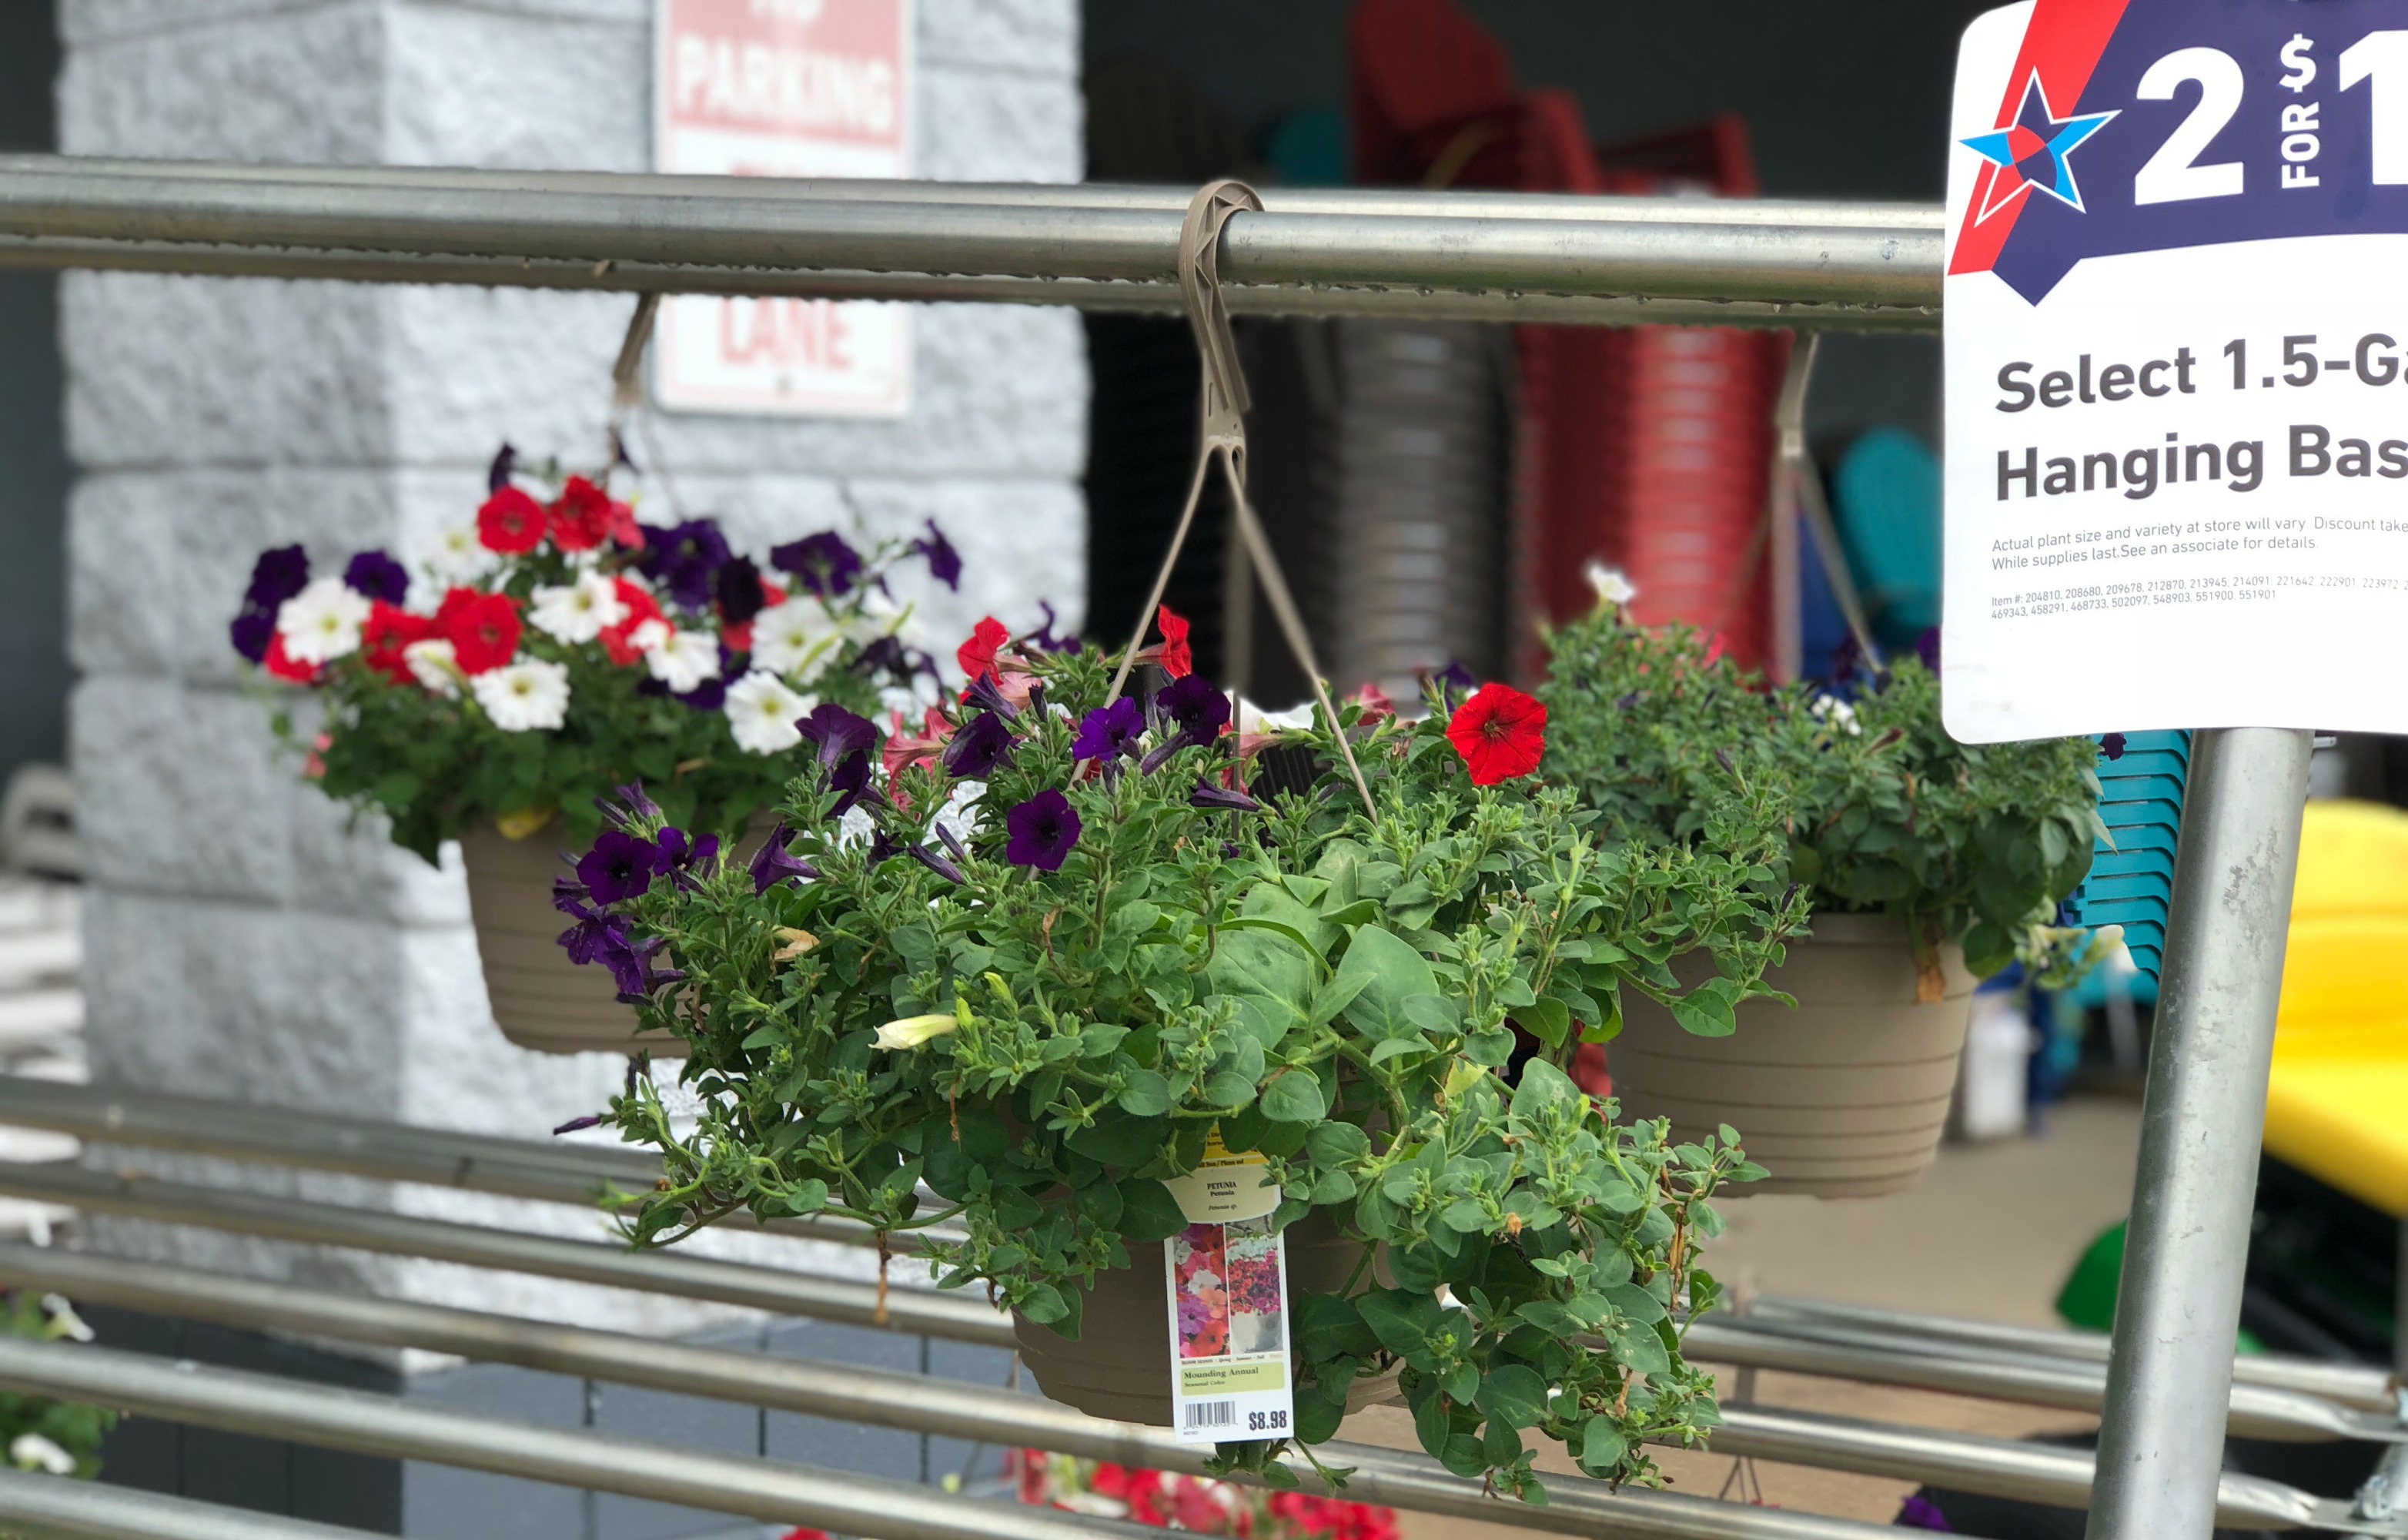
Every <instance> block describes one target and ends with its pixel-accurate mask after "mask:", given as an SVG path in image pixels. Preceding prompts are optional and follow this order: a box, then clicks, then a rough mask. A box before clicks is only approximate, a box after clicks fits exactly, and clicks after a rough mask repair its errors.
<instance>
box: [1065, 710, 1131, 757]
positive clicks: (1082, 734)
mask: <svg viewBox="0 0 2408 1540" xmlns="http://www.w3.org/2000/svg"><path fill="white" fill-rule="evenodd" d="M1144 730H1145V719H1144V717H1143V716H1142V715H1140V713H1139V712H1138V709H1137V702H1136V701H1134V700H1131V699H1130V698H1128V697H1126V696H1123V697H1122V698H1120V699H1118V700H1115V701H1113V702H1112V703H1111V705H1109V706H1099V707H1097V709H1096V710H1094V711H1092V712H1088V713H1087V714H1086V715H1085V716H1083V717H1082V718H1080V720H1079V737H1078V741H1075V742H1073V743H1072V744H1071V745H1070V757H1071V758H1073V759H1118V758H1120V757H1121V756H1124V755H1134V754H1135V753H1137V740H1138V735H1139V734H1140V733H1141V732H1143V731H1144Z"/></svg>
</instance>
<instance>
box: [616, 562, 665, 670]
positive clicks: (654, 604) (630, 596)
mask: <svg viewBox="0 0 2408 1540" xmlns="http://www.w3.org/2000/svg"><path fill="white" fill-rule="evenodd" d="M612 582H614V583H616V584H617V585H618V592H619V602H620V603H622V604H624V605H625V606H626V607H627V616H626V618H625V619H624V620H622V621H621V622H619V624H618V625H616V626H610V627H609V628H608V629H606V630H604V631H603V633H602V637H601V640H602V650H603V651H604V652H606V653H608V654H609V655H610V661H611V662H613V663H615V664H617V665H618V666H619V667H621V668H622V669H624V668H625V667H626V666H627V665H628V664H630V663H633V662H635V661H636V659H638V658H639V657H641V656H643V655H644V650H643V649H642V648H640V647H638V646H637V645H636V643H635V635H636V627H637V626H641V625H643V624H644V622H646V621H648V620H659V621H666V620H667V616H665V615H663V614H662V613H661V604H660V600H658V599H656V598H654V597H652V595H650V594H648V593H646V592H644V590H643V589H642V588H640V587H638V586H637V585H636V584H635V583H629V582H628V581H627V580H626V579H624V578H615V579H613V580H612Z"/></svg>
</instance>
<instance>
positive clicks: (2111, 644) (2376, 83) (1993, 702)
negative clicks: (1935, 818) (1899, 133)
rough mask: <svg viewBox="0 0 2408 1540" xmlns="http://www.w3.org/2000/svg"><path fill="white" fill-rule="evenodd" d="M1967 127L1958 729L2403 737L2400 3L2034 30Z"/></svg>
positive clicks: (2117, 7)
mask: <svg viewBox="0 0 2408 1540" xmlns="http://www.w3.org/2000/svg"><path fill="white" fill-rule="evenodd" d="M1953 111H1954V122H1953V131H1952V139H1953V141H1954V142H1953V144H1952V147H1951V149H1950V156H1951V159H1950V163H1949V176H1948V231H1947V236H1948V276H1947V281H1946V284H1947V287H1946V316H1947V320H1946V340H1947V353H1948V359H1947V433H1948V453H1947V482H1946V485H1947V541H1946V605H1945V622H1944V634H1943V636H1942V683H1943V686H1944V690H1943V700H1944V703H1945V712H1946V717H1947V723H1948V728H1949V731H1950V732H1951V733H1953V734H1955V735H1956V736H1957V738H1959V739H1962V740H1964V741H1969V742H1992V741H2001V740H2007V739H2018V738H2034V737H2041V736H2047V735H2055V734H2063V733H2085V732H2103V731H2115V730H2137V729H2150V728H2160V727H2231V726H2271V727H2327V728H2339V729H2345V730H2362V731H2375V732H2408V683H2403V682H2402V681H2401V677H2400V675H2399V674H2398V672H2397V670H2396V669H2394V668H2393V667H2392V659H2394V658H2395V657H2396V656H2397V655H2398V654H2399V652H2400V649H2401V643H2402V642H2403V641H2408V285H2403V284H2402V282H2401V277H2400V275H2401V273H2402V272H2408V0H2319V3H2318V4H2315V5H2313V6H2307V5H2298V4H2293V3H2290V0H2231V3H2227V4H2219V5H2214V6H2201V5H2199V4H2196V3H2195V0H2032V3H2028V4H2024V5H2017V6H2010V7H2006V8H2004V9H2000V10H1995V11H1992V12H1990V13H1988V14H1987V15H1985V16H1983V17H1982V18H1980V19H1979V20H1977V21H1976V22H1974V23H1973V24H1972V26H1971V28H1969V29H1968V30H1967V32H1966V34H1965V39H1964V43H1963V46H1962V49H1961V51H1960V53H1959V56H1958V62H1957V87H1956V99H1955V106H1954V109H1953Z"/></svg>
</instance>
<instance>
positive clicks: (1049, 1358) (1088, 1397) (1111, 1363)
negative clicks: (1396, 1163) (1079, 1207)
mask: <svg viewBox="0 0 2408 1540" xmlns="http://www.w3.org/2000/svg"><path fill="white" fill-rule="evenodd" d="M1285 1233H1286V1235H1287V1238H1288V1243H1287V1245H1288V1249H1287V1288H1288V1299H1289V1305H1290V1315H1291V1335H1290V1341H1291V1342H1293V1340H1294V1336H1293V1314H1294V1303H1295V1300H1296V1298H1297V1296H1298V1295H1300V1294H1333V1293H1336V1292H1337V1291H1338V1290H1340V1289H1341V1288H1345V1287H1346V1280H1347V1279H1348V1278H1349V1277H1351V1276H1353V1274H1354V1272H1355V1263H1356V1262H1358V1261H1360V1260H1361V1259H1362V1257H1363V1248H1362V1247H1361V1246H1360V1245H1356V1244H1355V1243H1353V1242H1350V1241H1347V1240H1345V1239H1344V1238H1343V1237H1341V1236H1340V1234H1339V1233H1338V1227H1337V1226H1336V1224H1334V1223H1333V1222H1332V1221H1331V1220H1330V1218H1329V1217H1328V1216H1327V1215H1326V1214H1323V1213H1320V1212H1318V1211H1316V1212H1314V1213H1312V1214H1309V1215H1307V1216H1304V1217H1303V1218H1301V1219H1299V1220H1297V1222H1296V1223H1295V1224H1293V1225H1290V1226H1289V1227H1288V1229H1287V1231H1286V1232H1285ZM1124 1244H1125V1245H1126V1246H1127V1247H1128V1255H1129V1265H1128V1266H1127V1267H1126V1268H1114V1269H1112V1270H1111V1271H1110V1272H1107V1273H1104V1274H1099V1275H1098V1276H1097V1279H1096V1284H1095V1287H1094V1288H1091V1289H1089V1290H1088V1292H1087V1298H1086V1303H1085V1304H1084V1306H1083V1314H1082V1317H1081V1320H1080V1331H1079V1340H1078V1341H1076V1342H1072V1341H1071V1340H1069V1339H1068V1338H1067V1337H1065V1336H1063V1335H1062V1334H1061V1333H1059V1332H1057V1331H1054V1329H1053V1328H1052V1327H1050V1326H1039V1325H1038V1324H1037V1323H1036V1322H1034V1321H1027V1320H1023V1319H1021V1318H1020V1317H1018V1316H1016V1315H1015V1316H1013V1317H1012V1318H1011V1331H1012V1335H1013V1336H1014V1337H1016V1338H1018V1339H1019V1342H1020V1358H1021V1361H1022V1362H1023V1363H1025V1364H1026V1365H1027V1366H1028V1372H1029V1373H1030V1374H1033V1375H1035V1376H1036V1379H1037V1386H1038V1389H1041V1390H1043V1391H1044V1392H1045V1394H1046V1395H1047V1396H1048V1397H1050V1398H1052V1399H1053V1400H1054V1401H1058V1402H1061V1403H1063V1404H1064V1405H1067V1406H1075V1407H1077V1408H1078V1409H1079V1410H1080V1411H1082V1412H1084V1413H1086V1414H1087V1415H1088V1416H1089V1417H1102V1418H1115V1419H1117V1420H1119V1421H1122V1422H1142V1423H1146V1424H1148V1425H1150V1426H1153V1427H1156V1428H1168V1427H1169V1426H1170V1410H1171V1405H1170V1322H1169V1309H1170V1303H1169V1293H1168V1285H1167V1284H1166V1283H1165V1282H1164V1280H1163V1276H1162V1272H1163V1267H1162V1245H1163V1243H1161V1242H1160V1241H1150V1242H1140V1241H1129V1242H1125V1243H1124ZM1380 1390H1381V1387H1380V1386H1379V1385H1378V1384H1376V1383H1372V1382H1363V1381H1358V1382H1356V1384H1355V1386H1354V1387H1353V1389H1352V1390H1351V1391H1350V1393H1349V1395H1348V1397H1347V1400H1348V1403H1349V1404H1350V1405H1366V1404H1369V1403H1371V1402H1372V1401H1375V1400H1378V1399H1380V1396H1379V1392H1380Z"/></svg>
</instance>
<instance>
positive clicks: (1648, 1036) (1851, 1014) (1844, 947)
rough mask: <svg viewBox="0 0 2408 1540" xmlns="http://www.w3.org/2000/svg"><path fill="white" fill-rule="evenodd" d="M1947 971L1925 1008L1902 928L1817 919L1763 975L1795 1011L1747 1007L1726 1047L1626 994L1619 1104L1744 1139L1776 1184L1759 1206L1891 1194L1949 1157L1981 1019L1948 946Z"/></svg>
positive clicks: (1613, 1052)
mask: <svg viewBox="0 0 2408 1540" xmlns="http://www.w3.org/2000/svg"><path fill="white" fill-rule="evenodd" d="M1940 961H1941V966H1942V970H1943V971H1944V973H1945V976H1946V979H1947V985H1946V989H1945V992H1944V994H1943V995H1942V999H1940V1000H1937V1001H1933V1002H1929V1003H1922V1002H1918V1001H1917V1000H1916V999H1915V982H1916V977H1917V970H1916V968H1915V961H1914V945H1913V943H1912V942H1911V941H1910V940H1909V938H1908V935H1907V929H1906V924H1905V922H1904V921H1902V920H1899V919H1897V918H1894V917H1892V916H1890V915H1886V914H1821V915H1817V916H1816V917H1815V919H1814V924H1813V934H1812V936H1810V937H1805V938H1801V939H1799V940H1798V941H1793V942H1791V943H1789V945H1788V960H1787V961H1786V962H1785V963H1784V964H1783V965H1782V966H1781V967H1779V968H1777V969H1774V970H1773V971H1770V972H1769V973H1767V974H1766V975H1765V982H1766V983H1767V984H1769V985H1770V986H1772V987H1774V988H1776V989H1779V990H1780V991H1782V992H1783V993H1784V994H1787V995H1792V996H1795V997H1796V998H1797V1000H1798V1007H1797V1009H1796V1010H1791V1009H1789V1008H1788V1007H1786V1006H1785V1005H1782V1004H1780V1003H1779V1002H1777V1001H1774V1000H1749V1001H1748V1002H1747V1003H1746V1004H1744V1005H1742V1006H1741V1007H1740V1008H1739V1030H1738V1031H1737V1032H1735V1033H1733V1034H1732V1035H1730V1036H1729V1037H1696V1036H1693V1035H1691V1034H1690V1033H1688V1032H1686V1031H1684V1030H1683V1029H1682V1028H1681V1026H1680V1024H1679V1023H1678V1022H1676V1021H1674V1020H1673V1019H1672V1015H1671V1013H1670V1012H1669V1011H1667V1010H1665V1009H1664V1008H1663V1007H1662V1006H1660V1005H1657V1004H1656V1003H1655V1002H1654V1001H1653V1000H1646V999H1643V998H1641V997H1639V996H1636V995H1635V994H1631V993H1628V992H1626V993H1625V995H1624V998H1623V1026H1622V1034H1621V1035H1620V1036H1619V1037H1617V1038H1615V1039H1614V1040H1613V1042H1612V1043H1609V1044H1608V1045H1607V1047H1606V1062H1607V1065H1608V1067H1609V1070H1610V1072H1611V1073H1612V1074H1613V1090H1614V1094H1615V1096H1617V1097H1619V1098H1620V1099H1621V1101H1622V1107H1623V1111H1624V1113H1625V1114H1626V1115H1628V1116H1632V1117H1669V1118H1670V1119H1671V1120H1672V1133H1673V1136H1674V1137H1675V1138H1679V1139H1690V1140H1695V1139H1701V1138H1703V1137H1704V1136H1705V1135H1707V1134H1710V1133H1712V1132H1713V1131H1714V1130H1715V1129H1716V1128H1717V1127H1719V1126H1720V1125H1722V1124H1726V1123H1727V1124H1729V1125H1730V1126H1731V1127H1733V1128H1735V1129H1737V1130H1739V1132H1740V1135H1741V1137H1742V1140H1744V1142H1745V1144H1746V1145H1747V1153H1748V1158H1749V1159H1752V1160H1754V1161H1756V1164H1758V1165H1760V1166H1763V1167H1764V1168H1765V1169H1766V1170H1768V1171H1770V1173H1772V1174H1771V1175H1770V1177H1769V1178H1767V1179H1766V1180H1764V1181H1762V1182H1757V1183H1753V1184H1751V1185H1750V1186H1749V1187H1746V1188H1744V1189H1743V1190H1744V1192H1745V1193H1747V1194H1749V1195H1754V1194H1756V1193H1777V1192H1792V1193H1811V1194H1813V1195H1814V1196H1817V1197H1822V1198H1871V1197H1877V1196H1879V1195H1880V1194H1882V1193H1885V1192H1896V1191H1898V1190H1899V1189H1900V1188H1902V1187H1909V1186H1911V1185H1913V1183H1914V1179H1915V1178H1916V1177H1917V1176H1919V1175H1921V1174H1922V1173H1923V1169H1924V1168H1925V1167H1926V1166H1928V1165H1929V1164H1930V1163H1931V1159H1932V1157H1933V1156H1934V1155H1935V1154H1937V1153H1938V1151H1939V1147H1940V1136H1941V1132H1942V1130H1943V1129H1944V1128H1945V1126H1946V1124H1947V1121H1948V1102H1949V1099H1950V1097H1951V1095H1952V1094H1953V1093H1954V1091H1955V1088H1956V1084H1957V1059H1958V1058H1959V1057H1960V1056H1961V1055H1962V1054H1963V1052H1964V1048H1965V1026H1966V1022H1967V1020H1968V1019H1969V1017H1970V1015H1971V1009H1972V999H1973V984H1974V979H1973V975H1972V974H1971V972H1969V971H1967V970H1966V967H1965V957H1964V953H1963V952H1962V950H1960V949H1959V948H1958V947H1957V945H1956V944H1955V943H1944V944H1942V947H1941V957H1940ZM1676 971H1679V968H1678V965H1676ZM1689 982H1695V981H1694V980H1689V979H1686V978H1684V983H1689Z"/></svg>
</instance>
